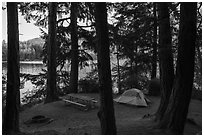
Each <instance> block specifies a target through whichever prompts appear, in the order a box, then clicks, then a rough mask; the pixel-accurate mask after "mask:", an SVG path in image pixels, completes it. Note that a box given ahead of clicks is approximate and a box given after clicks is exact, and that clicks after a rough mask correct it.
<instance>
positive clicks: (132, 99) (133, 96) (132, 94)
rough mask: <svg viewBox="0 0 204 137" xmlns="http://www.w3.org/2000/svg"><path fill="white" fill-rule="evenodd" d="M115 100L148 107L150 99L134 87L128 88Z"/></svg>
mask: <svg viewBox="0 0 204 137" xmlns="http://www.w3.org/2000/svg"><path fill="white" fill-rule="evenodd" d="M114 101H115V102H118V103H124V104H130V105H135V106H144V107H147V106H148V105H147V103H149V102H150V101H149V100H148V99H147V98H146V97H145V95H144V94H143V92H142V91H141V90H139V89H136V88H132V89H129V90H126V91H125V92H124V93H123V94H122V95H121V96H120V97H118V98H116V99H114Z"/></svg>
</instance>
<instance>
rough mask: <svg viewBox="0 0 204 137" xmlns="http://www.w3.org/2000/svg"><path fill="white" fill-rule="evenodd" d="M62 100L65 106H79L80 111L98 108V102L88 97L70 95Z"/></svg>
mask: <svg viewBox="0 0 204 137" xmlns="http://www.w3.org/2000/svg"><path fill="white" fill-rule="evenodd" d="M62 100H63V101H64V102H65V104H68V105H74V106H77V107H78V108H79V109H80V110H85V111H86V110H89V109H92V108H95V107H96V103H97V101H96V100H95V99H94V98H91V97H88V96H82V95H78V94H68V95H66V96H65V97H64V98H62Z"/></svg>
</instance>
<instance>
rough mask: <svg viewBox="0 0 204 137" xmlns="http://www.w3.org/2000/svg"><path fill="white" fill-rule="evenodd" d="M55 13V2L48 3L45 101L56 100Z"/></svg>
mask: <svg viewBox="0 0 204 137" xmlns="http://www.w3.org/2000/svg"><path fill="white" fill-rule="evenodd" d="M56 13H57V3H55V2H50V3H49V15H48V25H49V26H48V45H47V48H48V66H47V70H48V72H47V73H48V74H47V89H46V90H47V96H46V99H45V103H50V102H53V101H56V100H58V94H57V88H56V79H57V76H56V75H57V74H56Z"/></svg>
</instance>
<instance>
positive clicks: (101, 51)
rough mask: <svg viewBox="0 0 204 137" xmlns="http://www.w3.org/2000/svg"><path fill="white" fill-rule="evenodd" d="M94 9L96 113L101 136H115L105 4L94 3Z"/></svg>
mask: <svg viewBox="0 0 204 137" xmlns="http://www.w3.org/2000/svg"><path fill="white" fill-rule="evenodd" d="M95 8H96V13H95V18H96V35H97V40H98V42H97V53H98V54H97V57H98V73H99V90H100V110H99V112H98V117H99V119H100V122H101V132H102V134H103V135H108V134H109V135H114V134H116V125H115V116H114V107H113V96H112V80H111V70H110V49H109V38H108V28H107V11H106V3H95Z"/></svg>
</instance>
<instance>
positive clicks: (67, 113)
mask: <svg viewBox="0 0 204 137" xmlns="http://www.w3.org/2000/svg"><path fill="white" fill-rule="evenodd" d="M82 95H85V96H90V97H93V98H95V99H96V100H97V101H98V102H97V104H96V105H99V95H98V94H82ZM116 97H118V96H115V97H114V98H116ZM148 98H149V99H150V101H151V104H150V105H149V106H148V107H137V106H130V105H125V104H119V103H116V102H115V103H114V108H115V117H116V125H117V132H118V134H120V135H127V134H131V135H145V134H149V135H151V134H165V133H164V132H160V131H158V130H157V129H153V128H152V125H153V123H152V121H151V120H149V119H142V117H143V116H144V115H146V114H153V113H154V112H156V110H157V108H158V105H159V103H160V102H159V100H160V99H159V97H148ZM97 112H98V108H95V109H91V110H90V111H80V110H79V109H76V108H74V107H71V106H67V105H65V104H64V102H63V101H57V102H53V103H48V104H39V105H36V106H34V107H32V108H30V109H26V110H25V111H23V112H21V113H20V128H21V131H22V132H26V133H27V134H45V135H51V134H59V135H65V134H72V135H84V134H90V135H93V134H94V135H99V134H100V122H99V119H98V117H97ZM36 115H44V116H46V117H49V118H52V119H53V121H52V122H51V123H48V124H46V125H43V124H33V125H30V126H27V125H25V124H24V121H26V120H29V119H30V118H32V117H33V116H36ZM188 118H191V119H194V121H195V122H196V125H194V124H191V123H189V122H188V123H187V125H186V128H185V132H184V133H185V134H196V133H197V132H199V131H201V129H202V102H201V101H198V100H192V101H191V104H190V108H189V114H188Z"/></svg>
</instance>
